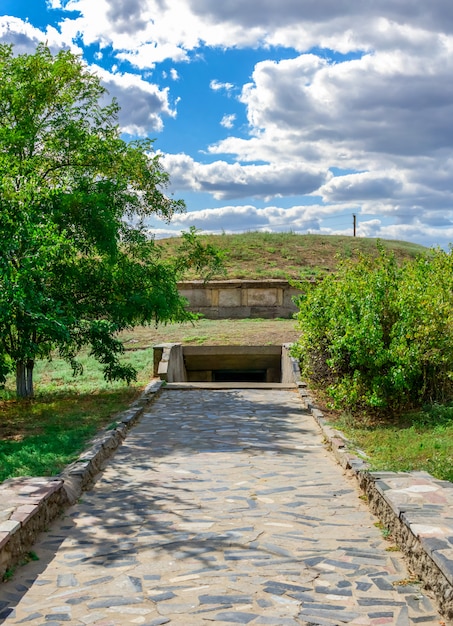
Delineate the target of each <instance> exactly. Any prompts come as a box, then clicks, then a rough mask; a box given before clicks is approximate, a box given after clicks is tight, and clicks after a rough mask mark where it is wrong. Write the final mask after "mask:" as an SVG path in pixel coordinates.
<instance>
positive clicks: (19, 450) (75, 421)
mask: <svg viewBox="0 0 453 626" xmlns="http://www.w3.org/2000/svg"><path fill="white" fill-rule="evenodd" d="M125 360H126V361H128V362H129V363H132V364H133V365H134V366H135V367H136V368H137V370H138V380H137V383H135V384H134V385H131V386H129V387H128V386H127V385H125V384H124V382H120V381H118V382H114V383H107V382H106V381H105V380H104V378H103V374H102V369H101V367H100V366H99V364H98V363H97V362H96V361H95V360H94V359H93V358H90V357H89V356H88V355H86V354H85V355H82V356H81V357H80V361H81V363H82V365H83V367H84V374H83V375H82V376H76V377H74V376H73V375H72V369H71V368H70V366H69V365H68V364H67V363H66V362H65V361H63V360H61V359H58V358H55V359H53V360H52V361H50V362H47V361H41V362H38V363H37V364H36V366H35V370H36V373H35V377H34V382H35V389H36V396H35V399H33V400H27V401H24V400H22V401H18V400H15V397H14V389H13V384H14V380H13V379H10V380H9V381H8V384H7V386H6V389H5V390H3V391H2V392H0V414H1V420H0V481H3V480H5V479H6V478H12V477H14V476H52V475H55V474H58V473H59V472H60V471H61V470H62V469H63V468H64V467H65V465H67V464H68V463H70V462H72V461H73V460H75V459H76V458H77V456H78V454H79V453H80V452H82V451H83V449H84V446H85V445H86V443H87V441H88V440H89V439H90V438H92V437H93V436H94V435H95V434H96V432H98V431H99V430H100V429H101V428H102V427H104V426H106V425H107V424H109V423H110V422H112V420H114V415H115V414H116V413H118V412H119V411H122V410H124V409H126V408H127V407H128V406H129V404H130V403H131V402H132V400H133V399H134V398H135V397H137V395H138V394H139V393H140V391H141V389H142V388H143V386H144V385H145V384H146V383H147V382H148V381H149V380H150V378H151V377H152V351H151V350H143V349H141V350H136V351H135V350H134V351H128V352H127V353H126V355H125Z"/></svg>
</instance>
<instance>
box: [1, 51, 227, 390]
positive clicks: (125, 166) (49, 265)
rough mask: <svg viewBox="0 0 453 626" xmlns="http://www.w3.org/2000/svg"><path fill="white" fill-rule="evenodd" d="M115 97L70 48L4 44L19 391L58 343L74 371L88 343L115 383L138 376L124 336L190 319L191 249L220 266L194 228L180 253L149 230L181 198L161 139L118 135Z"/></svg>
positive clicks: (5, 265) (5, 221)
mask: <svg viewBox="0 0 453 626" xmlns="http://www.w3.org/2000/svg"><path fill="white" fill-rule="evenodd" d="M106 95H107V94H106V90H105V89H104V88H103V87H102V85H101V84H100V80H99V78H98V77H97V76H95V75H93V74H92V73H90V72H89V71H88V70H87V68H86V67H85V65H84V64H83V62H82V61H81V60H80V59H79V58H78V57H77V56H75V55H74V54H72V53H71V52H69V51H60V52H59V53H58V54H56V55H52V53H51V52H50V51H49V49H48V48H47V47H46V46H44V45H40V46H38V48H37V50H36V52H35V53H34V54H32V55H19V56H15V55H14V53H13V48H12V46H9V45H1V46H0V383H4V382H5V380H6V376H7V375H8V374H9V373H10V372H11V371H14V370H15V372H16V390H17V395H18V396H20V397H27V396H31V395H33V366H34V363H35V360H36V359H42V358H49V357H50V356H51V353H52V352H53V351H54V350H58V351H59V353H60V354H61V355H62V356H63V357H65V358H66V359H68V360H69V361H70V362H71V363H72V364H73V367H74V370H75V371H77V369H78V367H79V366H78V364H77V362H76V360H75V357H76V355H77V353H78V352H79V351H80V349H81V348H82V347H83V346H90V347H91V352H92V354H93V355H94V356H95V357H96V358H98V360H99V361H100V362H101V363H102V364H103V366H104V372H105V376H106V377H107V378H108V379H114V378H124V379H125V380H127V381H130V380H132V379H133V378H134V374H135V373H134V371H133V370H132V369H131V368H130V367H127V366H124V365H122V364H121V362H120V360H119V355H120V354H121V352H122V344H121V342H120V341H118V339H117V338H116V333H118V332H119V331H120V330H122V329H124V328H126V327H131V326H134V325H136V324H139V323H140V324H146V323H151V322H155V323H157V322H169V321H182V320H184V319H188V318H189V317H190V314H189V313H188V312H187V311H186V310H185V307H184V304H185V302H184V300H183V299H181V297H180V296H179V294H178V290H177V281H178V279H180V278H181V275H182V274H183V272H184V270H185V268H186V267H187V266H188V265H193V263H194V259H193V257H194V255H195V256H196V257H197V258H198V263H199V264H200V265H206V263H207V264H208V265H209V264H210V265H211V266H217V264H218V262H219V258H218V257H217V256H216V253H215V251H214V250H212V249H210V250H206V249H203V248H202V247H200V245H199V242H198V241H197V238H196V233H194V231H193V230H192V231H191V232H190V233H188V234H186V236H185V240H184V241H185V242H186V246H185V250H184V254H183V255H182V256H181V257H180V258H179V259H175V260H169V259H164V258H162V256H161V254H160V248H159V246H158V245H156V244H155V243H154V242H153V241H152V240H150V237H149V236H147V233H146V228H145V226H144V222H145V219H146V218H147V217H148V216H149V215H152V214H157V215H158V216H160V217H163V218H164V219H166V220H170V218H171V216H172V215H173V213H174V212H175V211H183V210H184V208H185V207H184V202H183V201H181V200H174V199H171V198H169V197H168V196H167V195H165V193H164V191H165V188H166V186H167V184H168V175H167V173H166V172H165V171H164V170H163V169H162V167H161V164H160V162H159V158H158V156H157V155H156V154H154V153H153V143H152V141H151V140H149V139H145V140H139V141H130V142H126V141H124V140H123V139H122V138H121V136H120V132H119V128H118V124H117V115H118V110H119V108H118V104H117V103H116V101H112V102H110V103H108V104H106V103H105V102H106ZM194 250H195V251H194Z"/></svg>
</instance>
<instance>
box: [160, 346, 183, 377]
mask: <svg viewBox="0 0 453 626" xmlns="http://www.w3.org/2000/svg"><path fill="white" fill-rule="evenodd" d="M153 350H154V352H153V354H154V377H155V378H160V379H161V380H165V381H166V382H167V383H175V382H185V381H187V372H186V368H185V365H184V357H183V347H182V345H181V344H180V343H162V344H160V345H158V346H154V348H153Z"/></svg>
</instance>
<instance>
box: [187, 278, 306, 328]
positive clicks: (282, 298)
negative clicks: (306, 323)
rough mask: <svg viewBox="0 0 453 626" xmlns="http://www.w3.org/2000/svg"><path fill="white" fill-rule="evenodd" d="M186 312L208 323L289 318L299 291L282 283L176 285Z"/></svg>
mask: <svg viewBox="0 0 453 626" xmlns="http://www.w3.org/2000/svg"><path fill="white" fill-rule="evenodd" d="M179 293H180V294H181V295H182V296H184V298H186V299H187V300H188V301H189V307H188V308H189V310H190V311H193V312H195V313H202V314H203V315H204V316H205V317H206V318H208V319H244V318H257V317H261V318H265V319H271V318H276V317H282V318H291V317H292V316H293V314H294V313H296V312H297V307H296V305H295V304H294V302H293V300H292V299H293V297H294V296H297V295H300V291H299V290H298V289H295V288H294V287H291V286H290V284H289V283H288V282H287V281H285V280H264V281H260V280H218V281H209V282H206V283H204V282H202V281H188V282H182V283H179Z"/></svg>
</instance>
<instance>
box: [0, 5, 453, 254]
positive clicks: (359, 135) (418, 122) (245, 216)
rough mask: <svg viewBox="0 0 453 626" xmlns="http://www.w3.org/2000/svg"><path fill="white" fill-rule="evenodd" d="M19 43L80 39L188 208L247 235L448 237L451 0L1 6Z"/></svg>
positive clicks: (451, 226) (452, 233)
mask: <svg viewBox="0 0 453 626" xmlns="http://www.w3.org/2000/svg"><path fill="white" fill-rule="evenodd" d="M1 7H2V15H1V16H0V39H1V41H2V42H8V43H13V44H14V45H15V49H16V51H17V52H18V53H23V52H33V50H34V49H35V47H36V45H37V44H38V43H39V42H42V41H47V43H48V45H49V47H50V48H51V49H52V50H55V51H56V50H58V49H59V48H61V47H69V48H71V49H72V50H74V51H75V52H78V53H80V54H81V55H82V56H83V58H84V59H85V61H86V63H87V64H88V66H89V67H90V68H91V69H92V71H93V72H96V73H98V75H99V76H100V77H101V79H102V81H103V83H104V84H105V86H106V87H107V89H108V90H109V92H110V94H111V95H112V96H115V97H116V98H117V99H118V101H119V104H120V106H121V108H122V110H121V116H120V124H121V128H122V131H123V133H124V136H125V137H128V136H129V137H133V136H149V137H152V138H155V140H156V141H155V149H156V150H157V151H159V152H160V153H161V154H162V162H163V164H164V167H165V168H166V169H167V171H168V172H169V173H170V176H171V181H172V183H171V188H170V190H169V191H170V192H171V193H173V194H174V195H175V196H176V197H181V198H183V199H184V200H185V201H186V204H187V212H186V213H185V214H183V215H177V216H175V218H174V219H173V221H172V223H171V224H170V225H167V224H165V223H162V222H159V220H157V219H155V220H153V221H152V222H150V224H149V226H150V230H151V231H152V232H153V233H154V234H155V235H156V236H157V237H161V236H168V235H171V234H174V233H178V232H180V231H181V230H187V229H188V228H189V227H190V226H191V225H195V226H196V227H198V228H199V229H201V230H203V231H205V232H239V231H246V230H267V231H289V230H292V231H294V232H300V233H307V232H310V233H319V234H348V235H350V234H352V224H353V218H352V216H353V214H356V215H357V223H358V230H357V234H358V235H359V236H363V237H380V238H386V239H402V240H406V241H414V242H417V243H422V244H424V245H427V246H432V245H441V246H443V247H446V246H448V244H449V242H451V241H453V158H452V147H453V80H452V75H453V72H452V70H453V4H452V3H451V0H433V1H432V2H430V3H427V2H425V3H414V2H413V0H398V2H395V1H394V0H374V1H373V2H371V3H367V2H357V0H335V1H334V0H316V1H315V0H279V1H278V2H276V1H275V0H254V1H252V2H248V3H245V2H243V1H241V0H229V1H228V2H217V1H216V0H95V1H94V0H47V1H46V0H33V2H30V0H3V1H2V3H1Z"/></svg>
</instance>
